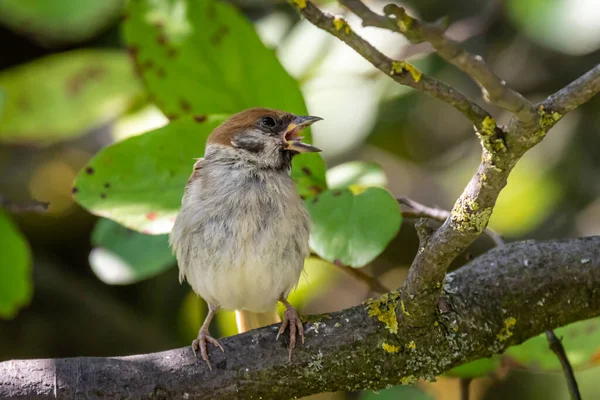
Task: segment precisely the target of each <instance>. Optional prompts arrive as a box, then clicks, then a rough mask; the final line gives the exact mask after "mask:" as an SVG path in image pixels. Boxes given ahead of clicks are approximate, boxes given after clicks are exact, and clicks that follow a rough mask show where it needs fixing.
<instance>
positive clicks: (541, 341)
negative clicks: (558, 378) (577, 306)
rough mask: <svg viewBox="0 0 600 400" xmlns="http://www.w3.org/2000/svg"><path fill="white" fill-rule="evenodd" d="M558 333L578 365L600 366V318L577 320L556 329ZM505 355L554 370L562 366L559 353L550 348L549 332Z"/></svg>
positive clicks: (509, 350)
mask: <svg viewBox="0 0 600 400" xmlns="http://www.w3.org/2000/svg"><path fill="white" fill-rule="evenodd" d="M554 333H555V334H556V336H557V337H558V338H559V339H562V344H563V347H564V348H565V352H566V353H567V357H568V358H569V361H570V362H571V365H572V366H573V367H574V368H577V367H590V366H592V365H597V363H598V360H599V359H600V318H593V319H588V320H585V321H579V322H575V323H574V324H571V325H567V326H565V327H562V328H558V329H555V330H554ZM505 354H506V355H507V356H509V357H510V358H512V359H513V360H515V361H517V362H519V363H521V364H523V365H524V366H527V367H534V368H540V369H543V370H551V371H553V370H554V371H555V370H560V369H561V365H560V362H559V360H558V358H557V357H556V354H554V353H553V352H552V351H551V350H550V347H549V344H548V339H547V338H546V334H545V333H543V334H541V335H539V336H536V337H534V338H531V339H529V340H528V341H526V342H525V343H523V344H521V345H519V346H513V347H511V348H509V349H508V350H506V352H505Z"/></svg>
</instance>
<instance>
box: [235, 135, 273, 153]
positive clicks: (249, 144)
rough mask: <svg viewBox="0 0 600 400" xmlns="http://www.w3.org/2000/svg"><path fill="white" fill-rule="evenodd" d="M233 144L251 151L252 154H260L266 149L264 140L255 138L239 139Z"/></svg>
mask: <svg viewBox="0 0 600 400" xmlns="http://www.w3.org/2000/svg"><path fill="white" fill-rule="evenodd" d="M232 144H233V145H234V146H235V147H237V148H240V149H243V150H246V151H249V152H250V153H260V152H262V151H264V149H265V145H264V143H263V142H262V140H260V139H256V138H253V137H238V138H236V139H235V140H234V141H233V142H232Z"/></svg>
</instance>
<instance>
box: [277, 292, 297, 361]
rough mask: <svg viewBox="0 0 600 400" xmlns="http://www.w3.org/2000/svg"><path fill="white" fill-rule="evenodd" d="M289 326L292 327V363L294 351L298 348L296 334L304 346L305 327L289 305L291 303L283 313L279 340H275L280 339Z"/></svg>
mask: <svg viewBox="0 0 600 400" xmlns="http://www.w3.org/2000/svg"><path fill="white" fill-rule="evenodd" d="M288 325H289V327H290V350H289V357H288V359H289V360H290V361H292V352H293V351H294V347H296V332H298V334H299V335H300V339H301V340H302V344H304V327H303V326H302V321H300V317H299V316H298V312H297V311H296V309H295V308H294V307H292V306H291V305H289V303H288V304H286V309H285V312H284V313H283V322H282V323H281V327H279V332H278V333H277V338H276V339H275V340H278V339H279V335H281V334H282V333H283V332H285V328H287V327H288Z"/></svg>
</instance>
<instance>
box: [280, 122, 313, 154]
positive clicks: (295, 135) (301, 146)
mask: <svg viewBox="0 0 600 400" xmlns="http://www.w3.org/2000/svg"><path fill="white" fill-rule="evenodd" d="M322 119H323V118H321V117H311V116H306V117H296V118H295V119H294V120H293V121H292V122H291V123H290V124H289V125H288V127H287V128H286V129H285V131H284V132H283V134H282V139H283V146H284V147H283V148H284V149H285V150H292V151H297V152H299V153H312V152H318V151H321V149H319V148H318V147H315V146H312V145H310V144H308V143H304V142H302V139H303V137H302V136H299V133H300V131H302V130H303V129H304V128H306V127H308V126H311V125H312V124H314V123H315V122H317V121H320V120H322Z"/></svg>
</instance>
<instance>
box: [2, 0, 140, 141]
mask: <svg viewBox="0 0 600 400" xmlns="http://www.w3.org/2000/svg"><path fill="white" fill-rule="evenodd" d="M0 4H2V3H0ZM0 88H1V89H2V91H3V93H4V95H3V97H4V98H5V101H4V105H3V112H2V119H1V120H0V141H3V142H9V143H35V144H38V145H39V144H46V145H47V144H51V143H54V142H57V141H60V140H66V139H71V138H73V137H76V136H79V135H82V134H84V133H85V132H86V131H87V130H89V129H91V128H93V127H96V126H98V125H101V124H103V123H108V122H110V121H112V120H114V118H116V117H117V116H119V115H121V113H122V112H123V109H125V108H127V107H128V106H129V105H130V104H132V103H133V101H134V99H135V98H136V96H138V95H139V94H140V89H141V87H140V85H139V83H138V82H137V81H136V80H135V79H134V77H133V70H132V68H131V65H130V63H129V61H128V60H127V56H126V55H125V54H124V53H123V52H122V51H114V50H89V49H84V50H75V51H72V52H65V53H60V54H55V55H52V56H48V57H44V58H41V59H39V60H36V61H34V62H31V63H29V64H25V65H23V66H19V67H15V68H11V69H8V70H5V71H2V72H0Z"/></svg>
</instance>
